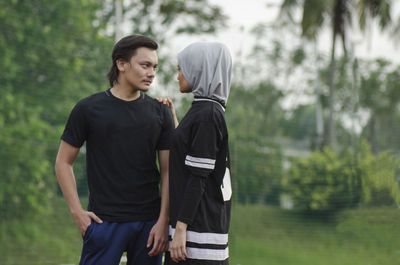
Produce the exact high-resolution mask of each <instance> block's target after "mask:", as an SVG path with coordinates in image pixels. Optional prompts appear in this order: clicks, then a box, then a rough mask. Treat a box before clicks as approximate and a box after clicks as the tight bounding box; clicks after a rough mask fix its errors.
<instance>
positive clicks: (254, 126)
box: [226, 83, 283, 204]
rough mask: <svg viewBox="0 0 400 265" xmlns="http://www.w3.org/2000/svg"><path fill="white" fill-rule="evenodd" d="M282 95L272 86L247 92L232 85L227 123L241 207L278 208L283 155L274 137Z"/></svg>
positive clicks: (263, 85) (262, 84)
mask: <svg viewBox="0 0 400 265" xmlns="http://www.w3.org/2000/svg"><path fill="white" fill-rule="evenodd" d="M281 96H282V94H281V93H280V92H279V91H277V90H276V88H275V87H274V86H273V85H272V84H270V83H259V84H258V85H255V87H254V88H251V89H246V88H245V87H242V86H239V85H236V86H235V85H233V86H232V88H231V94H230V96H229V101H228V105H227V112H226V117H227V123H228V127H229V137H230V138H229V139H230V147H231V158H232V181H233V185H234V189H235V194H236V195H235V196H237V197H236V198H237V199H238V200H239V202H242V203H255V202H268V203H273V204H277V203H278V201H279V193H280V178H281V176H282V154H281V152H280V147H279V145H278V144H276V143H273V142H272V141H271V137H274V136H276V135H277V134H278V132H279V130H278V128H279V126H278V124H279V121H280V119H281V117H282V115H283V114H282V110H281V108H280V106H279V104H278V101H279V99H280V98H281Z"/></svg>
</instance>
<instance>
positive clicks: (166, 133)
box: [157, 105, 175, 150]
mask: <svg viewBox="0 0 400 265" xmlns="http://www.w3.org/2000/svg"><path fill="white" fill-rule="evenodd" d="M161 115H162V125H161V126H162V129H161V135H160V139H159V140H158V145H157V150H169V149H170V148H171V142H172V134H173V132H174V129H175V125H174V120H173V118H172V113H171V111H170V110H169V108H168V107H166V106H164V105H161Z"/></svg>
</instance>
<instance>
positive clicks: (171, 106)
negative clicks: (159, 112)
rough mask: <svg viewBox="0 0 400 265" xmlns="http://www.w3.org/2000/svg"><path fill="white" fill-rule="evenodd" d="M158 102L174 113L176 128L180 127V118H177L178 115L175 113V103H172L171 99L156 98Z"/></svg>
mask: <svg viewBox="0 0 400 265" xmlns="http://www.w3.org/2000/svg"><path fill="white" fill-rule="evenodd" d="M155 99H156V100H158V102H160V103H162V104H164V105H166V106H167V107H168V108H169V109H170V110H171V113H172V117H173V118H174V124H175V128H176V127H178V124H179V122H178V118H177V117H176V113H175V107H174V103H173V102H172V100H171V99H169V98H155Z"/></svg>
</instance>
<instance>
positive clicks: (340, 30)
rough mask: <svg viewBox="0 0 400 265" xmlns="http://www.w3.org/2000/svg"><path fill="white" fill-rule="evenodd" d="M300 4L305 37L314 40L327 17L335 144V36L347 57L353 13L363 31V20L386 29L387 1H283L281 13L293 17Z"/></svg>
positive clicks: (330, 125)
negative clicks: (373, 20)
mask: <svg viewBox="0 0 400 265" xmlns="http://www.w3.org/2000/svg"><path fill="white" fill-rule="evenodd" d="M294 6H300V8H301V10H302V11H303V15H302V18H301V27H302V35H303V36H304V37H305V38H308V39H316V38H317V35H318V33H319V32H320V31H321V29H323V28H324V27H325V26H326V23H325V22H326V19H327V18H329V22H328V25H329V26H328V27H329V28H330V29H331V32H332V46H331V56H330V70H329V98H328V99H329V101H328V103H329V104H328V107H329V116H328V126H327V127H328V130H327V137H326V138H327V143H328V144H331V145H335V142H336V139H335V126H334V125H335V121H334V107H335V92H336V89H335V72H336V39H337V37H340V38H341V40H342V47H343V52H344V54H345V56H346V54H347V47H346V40H347V31H348V28H350V25H351V24H352V16H353V15H354V14H356V13H357V11H356V10H357V9H358V14H359V27H360V29H361V30H362V31H365V29H366V24H367V23H366V21H367V20H369V19H371V20H372V19H378V20H379V24H380V26H381V29H385V28H387V27H388V26H389V25H390V23H391V14H390V10H391V9H390V2H389V1H387V0H378V1H369V0H353V1H347V0H323V1H321V0H284V1H283V3H282V5H281V10H282V11H283V13H286V14H288V17H289V18H290V19H292V18H293V14H292V13H293V12H294V10H293V7H294Z"/></svg>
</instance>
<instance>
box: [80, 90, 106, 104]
mask: <svg viewBox="0 0 400 265" xmlns="http://www.w3.org/2000/svg"><path fill="white" fill-rule="evenodd" d="M106 98H107V95H106V91H101V92H97V93H95V94H92V95H90V96H87V97H85V98H83V99H81V100H79V101H78V103H77V106H90V105H92V104H94V103H96V102H97V101H99V100H104V99H106Z"/></svg>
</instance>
